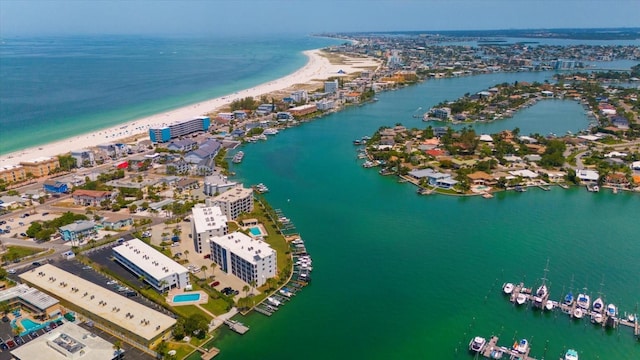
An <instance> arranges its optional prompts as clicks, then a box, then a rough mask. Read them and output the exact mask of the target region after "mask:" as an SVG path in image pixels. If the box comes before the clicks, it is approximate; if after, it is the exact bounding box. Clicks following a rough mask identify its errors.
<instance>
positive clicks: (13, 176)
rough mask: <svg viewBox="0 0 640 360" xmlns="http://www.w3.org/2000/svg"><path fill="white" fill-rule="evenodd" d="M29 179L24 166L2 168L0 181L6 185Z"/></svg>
mask: <svg viewBox="0 0 640 360" xmlns="http://www.w3.org/2000/svg"><path fill="white" fill-rule="evenodd" d="M26 178H27V173H26V171H24V166H22V165H7V166H2V167H0V179H2V180H3V181H4V182H5V183H14V182H18V181H22V180H24V179H26Z"/></svg>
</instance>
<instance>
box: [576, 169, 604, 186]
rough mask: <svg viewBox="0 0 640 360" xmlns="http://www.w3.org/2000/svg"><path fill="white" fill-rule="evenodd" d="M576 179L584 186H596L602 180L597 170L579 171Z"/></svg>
mask: <svg viewBox="0 0 640 360" xmlns="http://www.w3.org/2000/svg"><path fill="white" fill-rule="evenodd" d="M576 178H578V179H580V181H581V182H582V183H583V184H595V183H597V182H598V179H600V174H599V173H598V172H597V171H595V170H586V169H579V170H576Z"/></svg>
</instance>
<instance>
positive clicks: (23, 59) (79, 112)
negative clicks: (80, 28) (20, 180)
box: [0, 36, 342, 154]
mask: <svg viewBox="0 0 640 360" xmlns="http://www.w3.org/2000/svg"><path fill="white" fill-rule="evenodd" d="M2 40H3V43H2V46H0V58H2V66H0V83H1V84H2V87H3V88H5V89H11V91H1V92H0V128H2V133H1V134H0V138H1V140H2V141H0V154H5V153H8V152H12V151H15V150H19V149H23V148H26V147H31V146H35V145H40V144H45V143H49V142H52V141H56V140H60V139H63V138H67V137H72V136H74V135H78V134H82V133H86V132H90V131H94V130H98V129H103V128H106V127H109V126H113V125H116V124H121V123H124V122H127V121H130V120H134V119H137V118H140V117H144V116H148V115H152V114H155V113H159V112H162V111H166V110H170V109H174V108H178V107H181V106H185V105H188V104H191V103H194V102H198V101H202V100H206V99H211V98H214V97H217V96H223V95H226V94H231V93H233V92H236V91H239V90H241V89H246V88H250V87H252V86H255V85H258V84H262V83H264V82H268V81H270V80H273V79H277V78H280V77H282V76H284V75H287V74H290V73H292V72H294V71H295V70H296V69H298V68H300V67H301V66H302V65H304V64H305V62H306V61H307V58H306V57H305V56H304V55H303V54H302V53H301V51H303V50H308V49H315V48H320V47H324V46H327V45H330V44H336V43H341V42H342V41H338V40H332V39H326V38H314V37H306V36H298V37H293V36H288V37H287V36H279V37H269V38H267V37H261V36H257V37H237V38H227V39H222V38H215V39H206V38H186V39H185V38H151V37H136V36H86V37H39V38H11V37H9V38H6V37H4V38H3V39H2Z"/></svg>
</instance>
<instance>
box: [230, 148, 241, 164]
mask: <svg viewBox="0 0 640 360" xmlns="http://www.w3.org/2000/svg"><path fill="white" fill-rule="evenodd" d="M243 157H244V152H243V151H238V152H237V153H236V154H235V155H233V159H231V161H232V162H233V163H234V164H239V163H241V162H242V158H243Z"/></svg>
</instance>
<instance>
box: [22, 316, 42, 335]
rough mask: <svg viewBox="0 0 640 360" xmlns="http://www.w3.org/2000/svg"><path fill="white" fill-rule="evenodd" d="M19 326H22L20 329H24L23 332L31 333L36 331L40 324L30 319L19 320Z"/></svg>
mask: <svg viewBox="0 0 640 360" xmlns="http://www.w3.org/2000/svg"><path fill="white" fill-rule="evenodd" d="M20 325H22V327H23V328H24V329H25V331H28V332H30V331H32V330H34V329H37V328H38V327H39V326H40V325H42V324H40V323H37V322H35V321H33V320H31V319H22V320H20Z"/></svg>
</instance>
